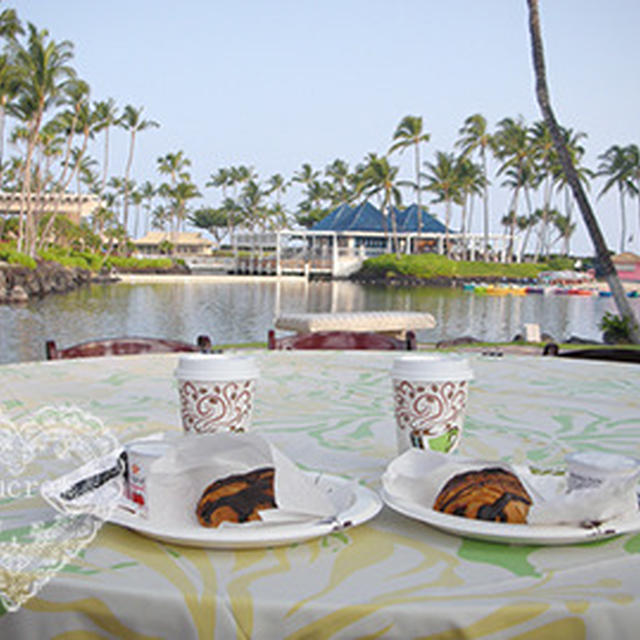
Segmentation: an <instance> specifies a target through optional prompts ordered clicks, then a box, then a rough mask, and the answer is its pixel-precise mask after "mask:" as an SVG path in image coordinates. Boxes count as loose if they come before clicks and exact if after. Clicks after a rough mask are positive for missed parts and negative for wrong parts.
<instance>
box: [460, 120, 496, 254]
mask: <svg viewBox="0 0 640 640" xmlns="http://www.w3.org/2000/svg"><path fill="white" fill-rule="evenodd" d="M458 133H459V134H460V139H459V140H458V141H457V142H456V146H458V147H459V148H460V150H461V151H462V153H463V154H464V155H471V154H472V153H473V152H474V151H478V152H479V154H480V161H481V164H482V174H483V177H484V184H483V189H482V202H483V210H484V220H483V222H484V225H483V229H484V246H485V251H484V260H485V262H486V261H487V260H488V259H489V251H488V248H489V234H490V232H491V228H490V225H491V221H490V217H489V172H488V169H487V151H491V149H492V148H493V137H492V136H491V134H490V133H489V130H488V128H487V120H486V118H485V117H484V116H483V115H482V114H480V113H474V114H473V115H471V116H469V117H468V118H467V119H466V120H465V121H464V124H463V125H462V127H461V128H460V130H459V132H458Z"/></svg>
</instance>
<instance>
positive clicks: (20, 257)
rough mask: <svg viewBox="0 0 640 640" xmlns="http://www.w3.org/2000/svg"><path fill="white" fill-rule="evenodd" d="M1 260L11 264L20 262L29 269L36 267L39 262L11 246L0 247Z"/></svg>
mask: <svg viewBox="0 0 640 640" xmlns="http://www.w3.org/2000/svg"><path fill="white" fill-rule="evenodd" d="M0 260H4V261H5V262H8V263H9V264H20V265H22V266H23V267H28V268H29V269H35V268H36V266H37V264H36V261H35V260H34V259H33V258H30V257H29V256H28V255H26V254H24V253H20V252H19V251H16V250H15V249H12V248H11V247H0Z"/></svg>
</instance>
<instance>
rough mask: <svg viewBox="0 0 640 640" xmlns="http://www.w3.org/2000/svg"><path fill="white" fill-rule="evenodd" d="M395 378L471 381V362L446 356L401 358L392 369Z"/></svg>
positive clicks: (394, 363)
mask: <svg viewBox="0 0 640 640" xmlns="http://www.w3.org/2000/svg"><path fill="white" fill-rule="evenodd" d="M391 376H392V377H393V378H410V379H412V380H471V379H472V378H473V371H472V369H471V365H470V364H469V360H468V359H467V358H464V357H461V356H452V355H444V354H428V355H410V356H400V357H399V358H396V359H395V360H394V361H393V366H392V367H391Z"/></svg>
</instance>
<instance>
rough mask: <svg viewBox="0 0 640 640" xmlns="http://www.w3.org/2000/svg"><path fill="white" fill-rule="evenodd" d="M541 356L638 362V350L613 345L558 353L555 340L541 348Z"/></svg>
mask: <svg viewBox="0 0 640 640" xmlns="http://www.w3.org/2000/svg"><path fill="white" fill-rule="evenodd" d="M542 355H543V356H557V357H558V358H576V359H581V360H583V359H584V360H610V361H613V362H635V363H638V364H640V350H636V349H622V348H615V347H595V348H589V349H567V350H565V351H563V352H562V353H560V348H559V347H558V345H557V344H556V343H555V342H550V343H549V344H546V345H545V346H544V349H543V350H542Z"/></svg>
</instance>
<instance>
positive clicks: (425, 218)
mask: <svg viewBox="0 0 640 640" xmlns="http://www.w3.org/2000/svg"><path fill="white" fill-rule="evenodd" d="M418 220H420V218H419V217H418V205H416V204H412V205H411V206H410V207H407V208H406V209H405V210H404V211H398V210H397V209H396V224H397V225H398V232H400V233H418ZM420 222H421V225H422V226H421V229H420V231H421V232H422V233H446V231H447V229H446V227H445V226H444V225H443V224H442V222H440V221H439V220H436V218H434V217H433V216H432V215H431V214H430V213H427V212H426V211H425V210H424V207H422V216H421V220H420ZM449 232H450V233H453V231H451V229H449Z"/></svg>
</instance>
